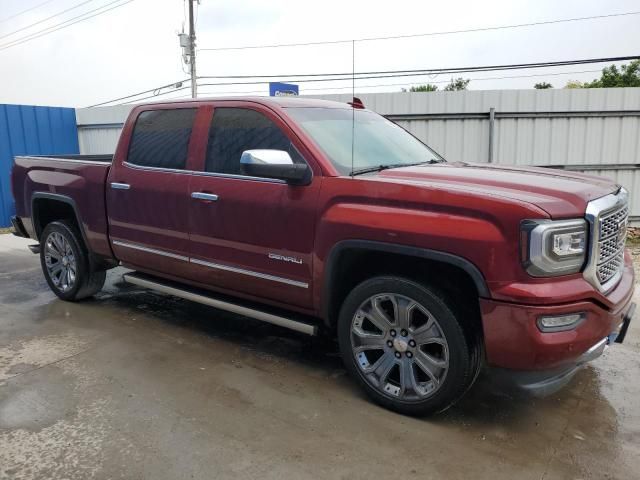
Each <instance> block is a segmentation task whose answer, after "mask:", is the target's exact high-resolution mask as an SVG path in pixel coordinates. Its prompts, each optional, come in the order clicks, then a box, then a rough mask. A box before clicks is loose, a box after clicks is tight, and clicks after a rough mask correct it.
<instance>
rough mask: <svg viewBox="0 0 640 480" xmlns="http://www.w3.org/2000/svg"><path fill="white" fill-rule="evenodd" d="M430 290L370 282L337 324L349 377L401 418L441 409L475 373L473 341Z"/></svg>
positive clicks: (398, 281) (396, 281)
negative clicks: (405, 415) (406, 415)
mask: <svg viewBox="0 0 640 480" xmlns="http://www.w3.org/2000/svg"><path fill="white" fill-rule="evenodd" d="M448 303H450V301H449V300H448V298H447V297H446V296H445V295H444V294H443V293H442V292H439V291H438V290H437V289H434V288H431V287H426V286H423V285H419V284H417V283H415V282H413V281H411V280H408V279H404V278H400V277H376V278H372V279H369V280H367V281H365V282H363V283H361V284H360V285H358V286H357V287H356V288H355V289H354V290H353V291H352V292H351V293H350V294H349V295H348V296H347V298H346V300H345V301H344V303H343V306H342V309H341V311H340V317H339V319H338V340H339V342H340V350H341V353H342V357H343V360H344V363H345V366H346V368H347V370H348V371H349V373H350V374H351V375H352V376H353V377H354V378H355V379H356V380H357V381H358V383H359V384H360V385H361V386H362V387H363V388H364V390H365V391H366V393H367V394H368V395H369V396H370V397H371V398H372V399H373V400H374V401H376V402H377V403H379V404H380V405H382V406H384V407H386V408H389V409H391V410H395V411H397V412H400V413H404V414H408V415H424V414H428V413H435V412H439V411H442V410H445V409H446V408H448V407H449V406H451V405H453V403H455V401H457V400H458V399H459V398H460V397H461V396H462V395H463V394H464V393H465V392H466V390H467V389H468V388H469V387H470V386H471V384H472V383H473V381H474V380H475V378H476V376H477V373H478V370H479V368H480V355H478V352H479V351H480V349H479V346H478V345H477V342H478V341H479V340H478V339H479V337H478V335H475V334H473V335H471V334H469V332H465V330H464V329H463V324H462V322H461V321H460V319H459V318H458V317H457V315H456V313H454V310H453V309H451V308H450V307H449V306H448Z"/></svg>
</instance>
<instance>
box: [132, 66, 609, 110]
mask: <svg viewBox="0 0 640 480" xmlns="http://www.w3.org/2000/svg"><path fill="white" fill-rule="evenodd" d="M596 72H600V70H578V71H572V72H553V73H536V74H532V75H505V76H501V77H481V78H470V79H469V80H471V81H472V82H481V81H487V80H507V79H514V78H534V77H550V76H560V75H576V74H581V73H596ZM344 80H350V79H348V78H345V79H344ZM449 82H450V81H449V80H437V81H430V82H428V83H433V84H441V83H449ZM422 83H424V82H411V83H406V82H405V83H380V84H376V85H360V86H358V88H379V87H408V86H413V85H420V84H422ZM200 86H202V84H200ZM187 88H189V87H182V88H178V89H176V90H168V91H166V92H163V93H159V94H157V95H150V96H148V97H143V98H136V99H134V100H130V101H128V102H123V103H120V104H119V105H127V104H130V103H133V102H138V101H142V100H146V99H149V98H157V97H160V96H163V97H164V95H168V94H171V93H176V92H179V91H181V90H186V89H187ZM352 88H353V87H352V86H351V85H348V86H344V87H321V88H305V89H304V91H305V92H309V91H326V90H351V89H352ZM149 91H151V90H149ZM202 93H203V95H251V94H264V91H263V90H251V91H243V92H237V91H236V92H202ZM263 96H265V95H263ZM175 98H176V99H180V98H182V95H180V96H177V97H175ZM185 98H187V97H185ZM164 99H165V100H171V99H173V98H171V99H167V98H166V97H164Z"/></svg>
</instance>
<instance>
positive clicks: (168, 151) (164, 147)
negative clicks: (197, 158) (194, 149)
mask: <svg viewBox="0 0 640 480" xmlns="http://www.w3.org/2000/svg"><path fill="white" fill-rule="evenodd" d="M195 115H196V109H195V108H179V109H171V110H147V111H146V112H142V113H141V114H140V115H138V118H137V120H136V124H135V126H134V127H133V135H132V136H131V143H130V145H129V155H128V158H127V161H128V162H129V163H133V164H134V165H141V166H144V167H157V168H172V169H176V170H180V169H184V167H185V164H186V162H187V149H188V147H189V138H190V137H191V128H192V126H193V119H194V118H195Z"/></svg>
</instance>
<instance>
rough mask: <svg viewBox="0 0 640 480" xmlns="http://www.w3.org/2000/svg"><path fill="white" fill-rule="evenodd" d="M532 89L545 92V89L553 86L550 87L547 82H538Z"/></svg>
mask: <svg viewBox="0 0 640 480" xmlns="http://www.w3.org/2000/svg"><path fill="white" fill-rule="evenodd" d="M533 88H536V89H538V90H545V89H547V88H553V85H551V84H550V83H548V82H540V83H536V84H535V85H534V86H533Z"/></svg>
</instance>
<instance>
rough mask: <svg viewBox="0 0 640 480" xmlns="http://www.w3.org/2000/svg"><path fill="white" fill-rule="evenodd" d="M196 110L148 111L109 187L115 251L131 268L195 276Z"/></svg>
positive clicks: (139, 120)
mask: <svg viewBox="0 0 640 480" xmlns="http://www.w3.org/2000/svg"><path fill="white" fill-rule="evenodd" d="M196 112H197V109H196V108H157V109H152V110H144V111H142V112H140V114H139V115H138V117H137V119H136V122H135V125H134V126H133V130H132V134H131V140H130V143H129V146H128V151H127V153H126V155H124V156H123V160H124V161H122V162H120V163H118V164H114V165H113V167H112V170H111V172H110V174H109V179H108V181H107V186H106V188H107V193H106V195H107V209H108V216H109V232H110V238H111V241H112V248H113V251H114V253H115V254H116V257H117V258H118V259H119V260H120V261H121V262H122V263H123V264H125V265H127V266H130V267H133V268H137V269H140V270H145V271H151V272H154V273H161V274H171V275H174V276H177V277H184V276H185V275H188V272H189V258H188V255H189V230H188V228H189V220H188V215H187V211H188V208H189V207H190V202H189V177H190V174H189V173H187V171H186V165H187V159H188V156H189V144H190V139H191V132H192V129H193V125H194V120H195V117H196Z"/></svg>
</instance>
